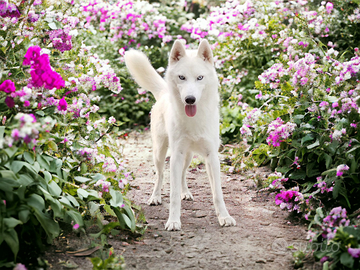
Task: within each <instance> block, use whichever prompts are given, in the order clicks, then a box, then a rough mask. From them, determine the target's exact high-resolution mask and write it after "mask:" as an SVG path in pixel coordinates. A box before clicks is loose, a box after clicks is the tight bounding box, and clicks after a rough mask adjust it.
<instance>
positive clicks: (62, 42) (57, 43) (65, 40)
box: [49, 29, 72, 53]
mask: <svg viewBox="0 0 360 270" xmlns="http://www.w3.org/2000/svg"><path fill="white" fill-rule="evenodd" d="M49 37H50V40H51V41H52V43H53V46H54V48H55V49H57V50H59V51H60V52H62V53H63V52H64V51H70V50H71V49H72V43H71V36H70V35H68V34H67V33H66V32H65V31H64V30H62V29H58V30H53V31H51V32H50V33H49Z"/></svg>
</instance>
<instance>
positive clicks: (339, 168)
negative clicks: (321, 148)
mask: <svg viewBox="0 0 360 270" xmlns="http://www.w3.org/2000/svg"><path fill="white" fill-rule="evenodd" d="M349 169H350V168H349V166H348V165H346V164H341V165H339V166H337V168H336V176H342V175H343V174H344V171H348V170H349Z"/></svg>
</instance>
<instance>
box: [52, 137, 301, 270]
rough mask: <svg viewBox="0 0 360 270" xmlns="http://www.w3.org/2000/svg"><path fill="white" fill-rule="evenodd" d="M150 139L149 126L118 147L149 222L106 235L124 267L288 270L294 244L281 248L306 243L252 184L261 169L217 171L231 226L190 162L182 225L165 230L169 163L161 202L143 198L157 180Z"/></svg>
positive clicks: (79, 244) (64, 257) (80, 263)
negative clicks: (131, 234) (136, 234)
mask: <svg viewBox="0 0 360 270" xmlns="http://www.w3.org/2000/svg"><path fill="white" fill-rule="evenodd" d="M151 145H152V144H151V138H150V133H148V132H145V133H144V134H139V133H132V134H130V137H129V138H128V139H127V141H125V142H124V149H123V154H124V157H125V159H126V161H127V164H128V168H129V170H131V171H133V172H134V175H135V180H133V181H132V183H131V185H132V186H134V187H136V188H133V189H131V190H130V191H129V192H128V194H127V196H128V198H129V199H131V200H132V201H133V202H134V203H135V204H137V205H139V206H141V208H142V209H143V212H144V215H145V217H146V221H147V223H148V224H147V230H146V232H145V234H144V235H143V236H142V237H140V238H138V239H133V240H129V239H127V240H126V239H124V238H121V237H114V238H111V239H109V240H108V243H109V244H110V245H112V246H113V247H114V253H115V254H122V255H123V256H124V258H125V263H126V269H210V270H211V269H246V270H257V269H266V270H271V269H276V270H279V269H294V268H293V258H292V251H291V250H290V249H288V248H287V247H288V246H293V247H295V248H298V249H301V250H305V249H306V244H307V242H306V241H305V240H304V239H305V238H306V227H305V226H304V225H301V224H299V223H297V222H294V221H293V220H289V219H288V212H285V211H282V210H281V209H280V208H279V207H278V206H276V205H275V203H274V199H273V197H271V196H269V195H268V194H266V193H259V192H258V191H257V189H256V188H255V184H254V181H253V179H254V178H255V176H260V177H264V178H265V177H266V175H267V174H269V170H268V169H267V168H260V169H257V170H256V171H251V172H248V173H247V174H244V175H236V174H226V173H224V172H222V173H221V181H222V189H223V193H224V199H225V204H226V206H227V209H228V211H229V213H230V215H231V216H232V217H233V218H235V220H236V222H237V225H236V226H235V227H221V226H220V225H219V223H218V220H217V217H216V215H215V210H214V207H213V202H212V194H211V189H210V185H209V181H208V177H207V174H206V171H205V168H204V167H203V166H202V165H199V166H195V168H194V167H193V168H189V170H188V172H187V179H188V185H189V189H190V191H191V192H192V194H193V196H194V201H182V213H181V222H182V227H181V231H170V232H169V231H166V230H165V223H166V221H167V218H168V212H169V193H170V192H169V181H168V179H169V164H168V162H167V164H166V166H165V174H164V178H165V182H166V183H165V184H164V187H163V194H162V205H158V206H149V205H147V201H148V199H149V198H150V195H151V192H152V189H153V185H154V181H155V172H154V166H153V162H152V150H151V148H152V146H151ZM65 238H66V237H65V236H64V239H65ZM60 239H61V238H60ZM58 241H59V240H58ZM64 241H65V240H64ZM67 241H68V242H67V245H68V247H69V246H71V249H73V250H76V249H80V248H84V247H88V246H89V245H90V240H89V239H87V238H86V239H85V238H84V239H82V240H80V241H79V239H78V240H76V239H75V238H73V239H68V240H67ZM62 246H64V245H62ZM55 250H56V248H55ZM55 250H52V251H51V252H50V253H53V252H54V251H55ZM47 256H48V260H49V262H50V263H51V265H52V268H51V269H65V268H63V267H64V266H67V265H69V266H71V265H72V264H73V265H74V266H77V267H78V268H77V269H91V268H92V265H91V263H90V261H89V260H88V259H87V258H83V257H72V256H71V254H66V253H63V252H60V253H58V254H57V255H56V256H55V257H54V256H51V255H49V253H48V255H47ZM59 262H62V263H61V264H59Z"/></svg>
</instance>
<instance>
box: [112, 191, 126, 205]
mask: <svg viewBox="0 0 360 270" xmlns="http://www.w3.org/2000/svg"><path fill="white" fill-rule="evenodd" d="M110 195H111V200H110V205H111V206H113V207H119V206H121V205H122V204H123V196H122V194H121V192H120V191H118V190H114V189H110Z"/></svg>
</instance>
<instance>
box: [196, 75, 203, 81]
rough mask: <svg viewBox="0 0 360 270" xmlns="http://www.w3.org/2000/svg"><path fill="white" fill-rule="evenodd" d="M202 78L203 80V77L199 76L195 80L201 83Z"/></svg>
mask: <svg viewBox="0 0 360 270" xmlns="http://www.w3.org/2000/svg"><path fill="white" fill-rule="evenodd" d="M203 78H204V76H202V75H200V76H199V77H197V78H196V79H197V80H198V81H201V80H202V79H203Z"/></svg>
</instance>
